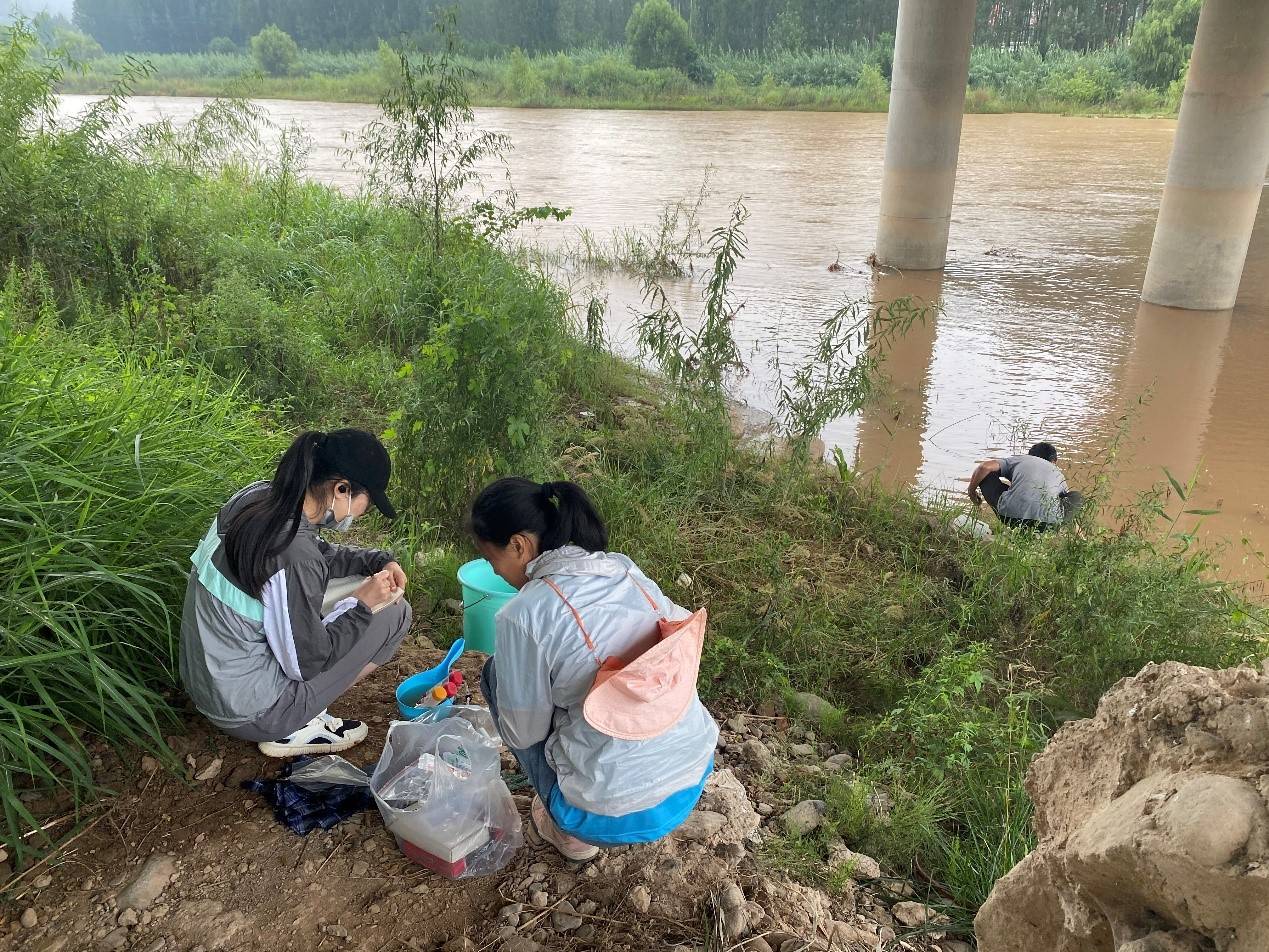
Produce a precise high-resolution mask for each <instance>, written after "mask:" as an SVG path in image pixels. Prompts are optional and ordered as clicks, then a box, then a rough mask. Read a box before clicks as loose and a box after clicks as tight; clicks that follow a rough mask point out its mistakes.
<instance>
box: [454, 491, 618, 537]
mask: <svg viewBox="0 0 1269 952" xmlns="http://www.w3.org/2000/svg"><path fill="white" fill-rule="evenodd" d="M468 524H469V526H470V528H471V532H472V535H474V536H475V537H476V538H477V539H479V540H480V541H481V542H489V543H492V544H493V545H498V546H504V545H506V544H507V543H508V542H510V541H511V537H512V536H513V535H515V534H516V533H518V532H531V533H533V534H534V535H535V536H537V537H538V545H539V546H540V548H541V550H542V551H543V552H549V551H550V550H551V549H558V548H559V547H560V546H564V545H570V544H571V545H576V546H581V547H582V548H583V549H585V550H586V551H588V552H603V551H604V550H605V549H607V548H608V529H607V527H606V526H605V525H604V520H603V519H601V518H600V517H599V513H598V512H596V511H595V504H594V503H592V502H591V501H590V497H589V496H587V495H586V491H585V490H584V489H582V487H581V486H579V485H577V483H569V482H560V483H535V482H533V481H532V480H530V479H524V478H522V477H520V476H510V477H508V478H506V479H500V480H498V481H497V482H496V483H492V484H490V485H489V486H486V487H485V488H484V489H483V490H481V492H480V495H479V496H477V497H476V501H475V502H474V503H472V507H471V518H470V520H469V522H468Z"/></svg>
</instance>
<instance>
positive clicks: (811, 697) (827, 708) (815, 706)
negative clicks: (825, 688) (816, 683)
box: [793, 691, 837, 720]
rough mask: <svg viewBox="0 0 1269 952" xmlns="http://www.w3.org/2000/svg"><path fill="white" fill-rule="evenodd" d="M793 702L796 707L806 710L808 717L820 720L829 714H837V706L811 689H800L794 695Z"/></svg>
mask: <svg viewBox="0 0 1269 952" xmlns="http://www.w3.org/2000/svg"><path fill="white" fill-rule="evenodd" d="M793 703H794V705H795V706H796V708H797V709H798V710H800V711H802V712H804V713H805V714H806V715H807V716H808V717H813V718H815V719H816V720H820V719H821V718H823V717H825V716H826V715H829V714H835V713H836V712H837V708H835V707H834V706H833V705H832V704H830V703H829V702H828V701H826V700H824V699H823V698H822V697H820V696H819V695H818V694H812V693H811V692H809V691H799V692H797V693H796V694H794V695H793Z"/></svg>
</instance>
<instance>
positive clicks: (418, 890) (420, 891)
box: [410, 883, 428, 896]
mask: <svg viewBox="0 0 1269 952" xmlns="http://www.w3.org/2000/svg"><path fill="white" fill-rule="evenodd" d="M410 892H412V893H414V894H415V895H418V896H422V895H425V894H426V893H427V892H428V885H427V883H419V884H418V885H417V886H415V887H414V888H413V889H411V890H410Z"/></svg>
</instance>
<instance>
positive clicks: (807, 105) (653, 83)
mask: <svg viewBox="0 0 1269 952" xmlns="http://www.w3.org/2000/svg"><path fill="white" fill-rule="evenodd" d="M135 55H136V56H138V57H140V58H142V59H145V60H148V61H149V62H151V63H152V64H153V65H154V67H155V72H154V73H153V75H150V76H147V77H145V78H144V79H142V80H141V81H140V82H138V83H137V87H136V89H137V92H140V93H148V94H154V95H177V96H179V95H185V96H204V95H226V94H232V95H242V94H250V95H253V96H258V97H267V98H282V99H308V100H320V101H345V102H375V101H377V100H378V98H379V96H380V95H381V94H382V93H383V91H384V89H385V88H386V87H387V84H388V83H389V82H390V81H391V77H392V75H393V72H392V69H391V63H390V62H387V61H386V60H385V57H384V55H383V54H382V53H379V52H362V53H323V52H319V51H310V50H306V51H304V52H303V53H302V55H301V61H300V66H299V68H298V70H297V72H296V74H295V75H292V76H264V75H261V74H260V73H259V71H258V69H257V67H256V65H255V62H254V61H253V60H252V59H251V57H249V56H247V55H245V54H239V55H228V56H227V55H213V54H207V53H201V54H180V53H172V54H135ZM889 58H890V56H889V50H885V49H881V48H869V47H863V46H861V47H852V48H849V49H832V50H812V51H807V52H787V51H786V52H777V53H743V52H741V53H732V52H715V53H711V54H707V55H706V57H705V61H706V63H707V65H708V68H709V72H710V74H711V75H712V76H713V79H712V81H710V82H703V83H698V82H694V81H692V80H691V79H689V78H688V77H687V76H686V75H685V74H683V73H681V72H679V71H678V70H674V69H656V70H644V69H637V68H635V66H634V65H633V64H632V63H631V62H630V58H629V55H628V53H627V51H626V50H625V49H624V48H621V47H614V48H609V49H579V50H570V51H568V52H562V53H553V54H551V53H546V54H537V55H533V56H529V55H525V54H523V53H521V52H519V51H513V52H511V53H509V54H506V55H503V56H499V57H496V58H488V59H470V60H467V61H466V63H467V65H468V66H470V67H471V68H472V69H473V71H474V77H473V82H472V101H473V102H474V103H476V104H478V105H487V106H537V107H574V108H593V109H684V110H693V109H756V110H813V111H839V112H884V111H885V110H886V108H887V106H888V102H889V83H888V81H887V79H886V74H885V73H884V72H883V71H887V70H889V68H890V67H889ZM125 65H126V60H125V58H124V57H122V56H117V55H115V56H103V57H101V58H99V59H96V60H93V61H92V62H90V63H88V64H87V69H86V71H85V72H83V73H76V74H70V75H68V76H67V77H66V78H65V80H64V82H63V85H62V88H63V89H64V90H65V91H67V92H85V93H92V92H101V91H103V90H104V89H106V88H107V87H108V86H109V84H110V82H111V81H112V80H113V78H114V77H115V76H116V75H118V73H119V72H120V70H122V69H123V68H125ZM965 106H966V109H967V110H968V111H970V112H987V113H995V112H1052V113H1080V114H1095V115H1161V114H1174V113H1175V111H1176V106H1177V103H1176V102H1173V101H1171V100H1170V99H1169V97H1168V94H1167V92H1166V91H1161V90H1155V89H1152V88H1149V87H1147V86H1144V85H1142V84H1141V83H1140V82H1137V81H1136V80H1135V79H1134V77H1133V75H1132V70H1131V66H1130V63H1129V61H1128V58H1127V54H1126V53H1124V52H1123V51H1119V50H1099V51H1094V52H1090V53H1083V54H1080V53H1072V52H1067V51H1063V50H1055V51H1052V52H1050V53H1049V55H1048V56H1046V57H1041V56H1040V55H1039V53H1038V52H1037V51H1035V50H1033V49H1022V50H1017V51H1004V50H997V49H993V48H978V49H975V50H974V53H973V57H972V61H971V66H970V76H969V91H968V93H967V95H966V100H965Z"/></svg>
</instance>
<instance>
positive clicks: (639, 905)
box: [630, 886, 652, 914]
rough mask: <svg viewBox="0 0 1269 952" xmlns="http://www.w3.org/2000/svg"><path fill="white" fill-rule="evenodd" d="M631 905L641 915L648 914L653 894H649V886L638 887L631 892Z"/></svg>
mask: <svg viewBox="0 0 1269 952" xmlns="http://www.w3.org/2000/svg"><path fill="white" fill-rule="evenodd" d="M630 905H632V906H633V907H634V909H635V911H636V912H638V913H640V914H642V913H645V912H647V911H648V909H649V908H651V906H652V893H650V892H648V887H647V886H636V887H635V888H634V889H632V890H630Z"/></svg>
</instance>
